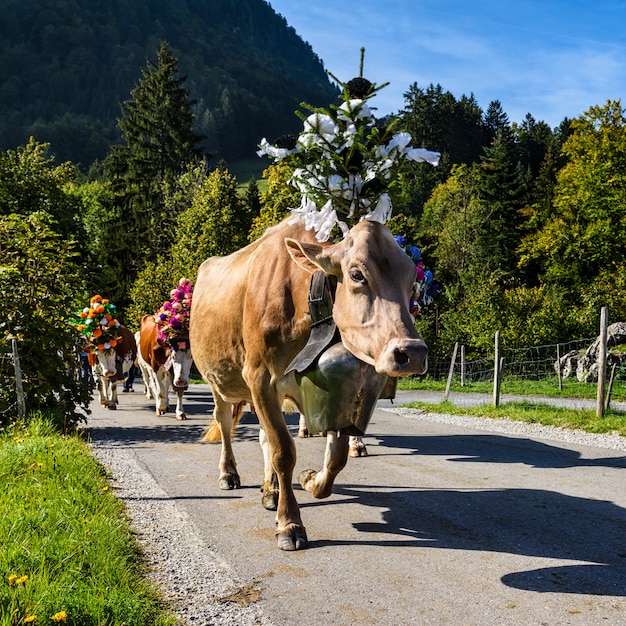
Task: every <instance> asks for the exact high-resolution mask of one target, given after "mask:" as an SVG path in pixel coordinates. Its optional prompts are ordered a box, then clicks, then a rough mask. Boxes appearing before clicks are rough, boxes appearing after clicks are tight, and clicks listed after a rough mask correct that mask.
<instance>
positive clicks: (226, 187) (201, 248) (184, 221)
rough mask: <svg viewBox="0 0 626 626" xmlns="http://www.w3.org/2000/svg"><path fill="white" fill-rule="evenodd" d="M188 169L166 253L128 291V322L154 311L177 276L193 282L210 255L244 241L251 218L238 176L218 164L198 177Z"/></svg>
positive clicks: (231, 249) (227, 251) (136, 321)
mask: <svg viewBox="0 0 626 626" xmlns="http://www.w3.org/2000/svg"><path fill="white" fill-rule="evenodd" d="M199 171H200V170H199V169H198V168H195V169H194V168H192V170H190V171H189V172H187V174H185V175H184V176H183V177H181V181H180V182H179V184H178V185H177V188H178V189H179V190H184V192H181V193H182V195H183V196H184V197H185V202H189V206H188V208H186V209H185V210H183V211H181V213H180V214H179V215H178V218H177V222H176V225H175V227H174V228H173V229H172V231H171V233H172V234H173V238H174V240H173V242H172V248H171V251H170V254H168V255H164V256H162V257H159V258H158V259H156V260H155V261H149V262H148V263H146V265H145V267H144V269H143V270H142V271H141V272H140V273H139V275H138V276H137V278H136V280H135V283H134V285H133V287H132V290H131V299H132V305H131V306H130V308H129V312H128V317H129V323H130V324H131V325H133V326H134V327H137V326H138V324H139V320H140V319H141V318H142V317H143V315H145V314H147V313H154V312H155V311H156V310H157V309H158V308H159V307H160V306H161V305H162V304H163V302H164V301H165V300H167V299H168V296H169V292H170V290H171V289H173V288H174V287H175V286H176V285H177V284H178V281H179V280H180V278H182V277H183V276H184V277H185V278H189V279H191V280H192V281H193V282H195V279H196V276H197V273H198V267H199V266H200V265H201V264H202V262H203V261H204V260H205V259H206V258H208V257H210V256H223V255H226V254H230V253H231V252H234V251H235V250H238V249H239V248H242V247H243V246H245V245H246V244H247V243H248V239H247V236H248V232H249V230H250V226H251V222H252V218H251V216H250V214H249V212H248V208H247V206H246V203H245V202H244V200H242V198H240V197H239V195H238V193H237V179H236V178H235V177H234V176H233V175H232V174H230V173H229V172H228V170H227V169H225V168H218V169H216V170H214V171H213V172H211V173H210V174H209V175H208V176H204V177H203V178H202V179H199V178H198V174H199Z"/></svg>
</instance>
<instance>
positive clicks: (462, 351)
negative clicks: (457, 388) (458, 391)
mask: <svg viewBox="0 0 626 626" xmlns="http://www.w3.org/2000/svg"><path fill="white" fill-rule="evenodd" d="M461 387H465V346H464V345H463V346H461Z"/></svg>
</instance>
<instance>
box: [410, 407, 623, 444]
mask: <svg viewBox="0 0 626 626" xmlns="http://www.w3.org/2000/svg"><path fill="white" fill-rule="evenodd" d="M403 406H407V407H411V408H414V409H421V410H422V411H424V412H425V413H452V414H453V415H469V416H471V417H481V418H499V419H508V420H516V421H520V422H528V423H531V424H544V425H546V426H559V427H561V428H576V429H579V430H583V431H585V432H588V433H611V434H615V435H621V436H622V437H626V415H624V413H618V412H614V411H608V412H607V413H605V415H604V417H597V416H596V413H595V411H588V410H581V409H566V408H562V407H555V406H551V405H548V404H542V403H541V402H529V401H523V402H507V403H506V404H501V405H500V406H499V407H494V406H492V405H490V404H485V405H481V406H469V407H468V406H463V407H461V406H456V405H454V404H452V403H451V402H441V403H439V404H430V403H427V402H411V403H410V404H406V405H403Z"/></svg>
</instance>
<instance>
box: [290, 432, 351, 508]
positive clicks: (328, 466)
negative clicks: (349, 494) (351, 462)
mask: <svg viewBox="0 0 626 626" xmlns="http://www.w3.org/2000/svg"><path fill="white" fill-rule="evenodd" d="M349 442H350V438H349V437H347V436H346V435H341V434H340V433H337V432H329V433H328V434H327V435H326V453H325V455H324V468H323V469H322V470H320V471H319V472H316V471H315V470H304V471H302V472H300V476H299V477H298V479H299V481H300V484H301V485H302V487H303V488H304V489H306V490H307V491H308V492H309V493H312V494H313V495H314V496H315V497H316V498H327V497H328V496H329V495H330V494H331V493H332V491H333V483H334V482H335V477H336V476H337V474H339V472H340V471H341V470H342V469H343V468H344V467H345V466H346V462H347V461H348V446H349Z"/></svg>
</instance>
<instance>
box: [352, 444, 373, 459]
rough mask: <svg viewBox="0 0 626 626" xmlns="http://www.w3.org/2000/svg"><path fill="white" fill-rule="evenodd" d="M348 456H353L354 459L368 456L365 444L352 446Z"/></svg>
mask: <svg viewBox="0 0 626 626" xmlns="http://www.w3.org/2000/svg"><path fill="white" fill-rule="evenodd" d="M348 456H351V457H352V458H357V457H359V456H368V455H367V448H366V447H365V444H364V443H357V444H356V445H355V446H350V449H349V450H348Z"/></svg>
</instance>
